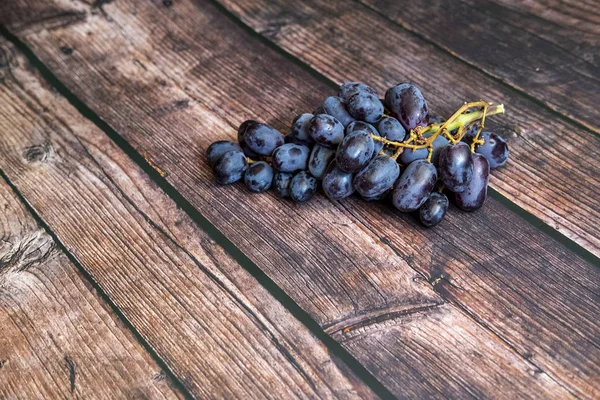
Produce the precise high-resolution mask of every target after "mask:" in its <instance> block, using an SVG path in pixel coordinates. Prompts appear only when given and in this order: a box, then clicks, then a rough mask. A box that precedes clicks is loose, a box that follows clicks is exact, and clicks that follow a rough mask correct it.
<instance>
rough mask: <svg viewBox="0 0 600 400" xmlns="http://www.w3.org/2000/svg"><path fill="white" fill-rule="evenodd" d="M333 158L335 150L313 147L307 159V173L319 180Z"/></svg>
mask: <svg viewBox="0 0 600 400" xmlns="http://www.w3.org/2000/svg"><path fill="white" fill-rule="evenodd" d="M334 158H335V149H330V148H328V147H323V146H321V145H318V144H317V145H315V147H313V149H312V152H311V153H310V158H309V159H308V171H309V172H310V174H311V175H312V176H314V177H315V178H317V179H319V180H321V179H323V174H325V170H326V169H327V167H328V166H329V163H330V162H331V160H333V159H334Z"/></svg>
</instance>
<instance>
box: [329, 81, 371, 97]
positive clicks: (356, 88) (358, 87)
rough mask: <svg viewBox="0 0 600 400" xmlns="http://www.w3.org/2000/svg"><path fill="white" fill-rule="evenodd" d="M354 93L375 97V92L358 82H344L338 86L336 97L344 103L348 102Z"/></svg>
mask: <svg viewBox="0 0 600 400" xmlns="http://www.w3.org/2000/svg"><path fill="white" fill-rule="evenodd" d="M356 93H368V94H372V95H374V96H377V91H376V90H375V89H373V88H371V87H369V86H367V85H365V84H364V83H360V82H346V83H344V84H342V85H341V86H340V90H339V91H338V96H339V97H341V98H342V99H343V100H344V101H345V102H348V100H349V99H350V97H352V96H354V95H355V94H356Z"/></svg>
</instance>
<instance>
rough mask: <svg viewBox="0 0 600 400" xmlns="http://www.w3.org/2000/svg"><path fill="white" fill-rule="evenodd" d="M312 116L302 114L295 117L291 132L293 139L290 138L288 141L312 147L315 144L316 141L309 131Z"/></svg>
mask: <svg viewBox="0 0 600 400" xmlns="http://www.w3.org/2000/svg"><path fill="white" fill-rule="evenodd" d="M312 117H314V115H312V114H300V115H298V116H297V117H296V118H294V121H292V128H291V129H290V133H289V134H290V135H291V136H292V138H293V140H292V139H290V140H289V142H288V143H296V144H303V145H305V146H307V147H312V146H313V145H314V144H315V141H314V140H313V138H312V137H311V136H310V133H309V132H308V126H309V125H310V120H311V118H312Z"/></svg>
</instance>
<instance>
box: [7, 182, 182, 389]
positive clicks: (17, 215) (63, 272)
mask: <svg viewBox="0 0 600 400" xmlns="http://www.w3.org/2000/svg"><path fill="white" fill-rule="evenodd" d="M0 209H2V213H1V214H0V238H1V241H0V398H3V399H16V398H30V399H43V398H45V399H49V398H106V399H111V398H112V399H114V398H142V397H143V398H156V399H158V398H171V399H176V398H182V397H183V395H182V394H181V393H179V392H178V390H177V389H174V388H172V387H170V383H169V379H168V378H167V377H166V376H165V372H164V371H163V370H161V368H160V367H159V366H158V365H157V364H156V362H155V361H154V360H152V358H151V357H150V355H149V354H148V352H147V351H146V350H144V348H143V347H142V346H141V345H140V344H139V343H138V342H137V341H136V339H135V338H134V337H133V335H132V333H131V332H130V331H129V330H128V329H127V328H126V327H124V326H123V324H122V322H121V321H119V319H118V317H117V316H116V315H115V314H114V312H113V311H112V310H111V309H110V307H109V305H108V304H106V302H105V301H103V300H102V299H101V298H100V297H99V296H98V295H97V294H96V293H95V292H94V289H93V288H92V287H91V286H90V284H89V282H88V281H87V280H86V279H85V277H84V276H83V275H82V274H81V272H79V271H78V270H77V268H76V267H75V266H74V265H73V264H72V263H71V262H70V261H69V260H68V259H67V257H66V255H65V254H64V253H63V252H61V251H60V250H59V249H58V248H57V247H56V243H55V242H54V241H53V239H52V238H51V237H50V236H49V235H48V234H47V233H46V232H45V231H44V230H43V229H42V228H41V227H40V226H38V225H37V223H36V222H35V220H34V219H33V217H32V216H31V215H30V214H29V213H28V212H27V210H26V209H25V207H23V205H22V204H21V202H20V201H19V200H18V199H17V198H16V196H15V194H14V193H13V192H12V191H11V190H10V188H9V187H8V185H7V184H6V183H5V182H4V181H3V180H0Z"/></svg>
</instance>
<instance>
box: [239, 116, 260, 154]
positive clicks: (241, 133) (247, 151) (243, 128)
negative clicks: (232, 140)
mask: <svg viewBox="0 0 600 400" xmlns="http://www.w3.org/2000/svg"><path fill="white" fill-rule="evenodd" d="M257 124H260V122H258V121H254V120H252V119H249V120H246V121H244V122H242V124H241V125H240V127H239V128H238V143H239V145H240V147H241V148H242V151H243V152H244V154H245V155H246V157H250V158H256V157H258V154H257V153H256V152H255V151H253V150H251V149H250V148H249V147H248V145H247V144H246V140H245V139H244V134H245V133H246V130H247V129H248V128H250V127H254V126H256V125H257Z"/></svg>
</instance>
